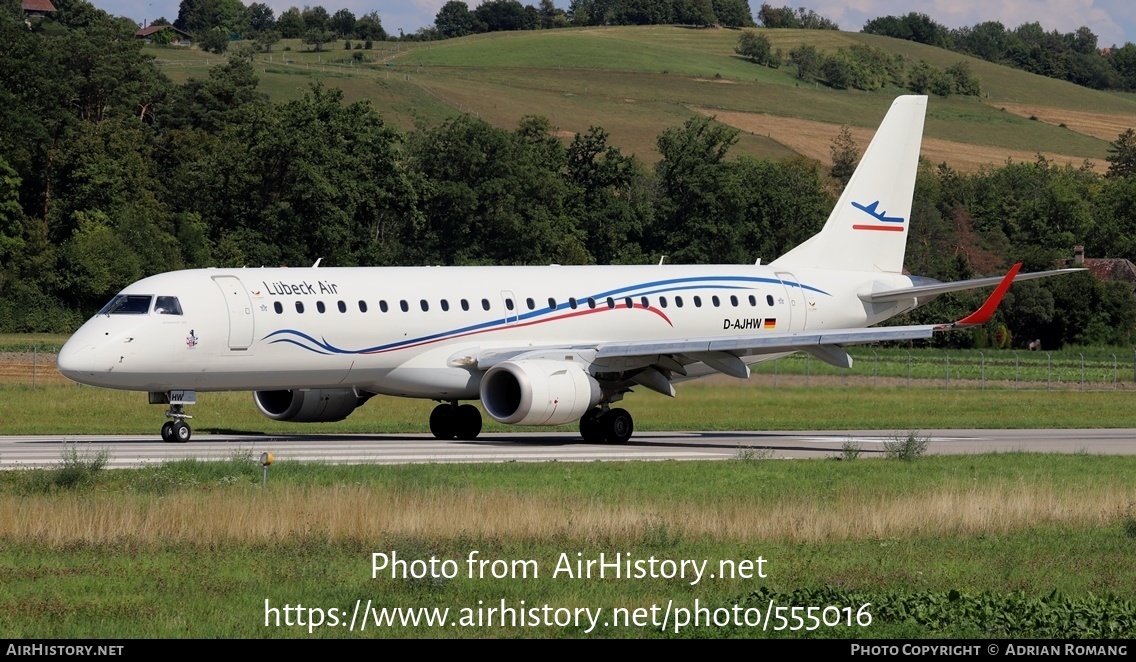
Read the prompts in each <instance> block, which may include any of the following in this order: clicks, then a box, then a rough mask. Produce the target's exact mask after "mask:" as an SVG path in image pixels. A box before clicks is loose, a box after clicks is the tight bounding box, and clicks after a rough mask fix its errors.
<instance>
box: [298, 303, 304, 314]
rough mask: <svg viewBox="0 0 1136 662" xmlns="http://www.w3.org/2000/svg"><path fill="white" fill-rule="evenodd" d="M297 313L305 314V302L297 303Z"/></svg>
mask: <svg viewBox="0 0 1136 662" xmlns="http://www.w3.org/2000/svg"><path fill="white" fill-rule="evenodd" d="M296 312H297V313H303V312H304V302H303V301H297V302H296Z"/></svg>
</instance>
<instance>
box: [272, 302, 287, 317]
mask: <svg viewBox="0 0 1136 662" xmlns="http://www.w3.org/2000/svg"><path fill="white" fill-rule="evenodd" d="M272 307H273V308H275V309H276V314H277V315H283V314H284V306H281V305H280V302H279V301H277V302H275V303H273V304H272Z"/></svg>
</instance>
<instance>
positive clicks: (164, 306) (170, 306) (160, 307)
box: [154, 297, 181, 315]
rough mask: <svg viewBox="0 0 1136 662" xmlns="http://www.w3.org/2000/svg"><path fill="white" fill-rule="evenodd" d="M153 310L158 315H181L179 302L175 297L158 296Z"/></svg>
mask: <svg viewBox="0 0 1136 662" xmlns="http://www.w3.org/2000/svg"><path fill="white" fill-rule="evenodd" d="M154 312H155V313H158V314H159V315H181V303H180V302H178V298H177V297H158V299H157V301H155V302H154Z"/></svg>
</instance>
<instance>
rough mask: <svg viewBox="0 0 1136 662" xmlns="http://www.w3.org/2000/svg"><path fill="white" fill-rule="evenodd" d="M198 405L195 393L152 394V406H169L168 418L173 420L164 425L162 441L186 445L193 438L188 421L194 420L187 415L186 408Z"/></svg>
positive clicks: (171, 392) (168, 392)
mask: <svg viewBox="0 0 1136 662" xmlns="http://www.w3.org/2000/svg"><path fill="white" fill-rule="evenodd" d="M196 403H197V393H196V392H194V391H166V392H164V393H162V392H158V393H150V404H152V405H164V404H168V405H169V406H170V408H169V409H167V410H166V418H172V419H174V420H172V421H166V423H165V424H164V425H162V441H164V442H166V443H171V442H176V443H179V444H184V443H185V442H187V441H189V438H190V437H191V436H193V431H192V430H191V429H190V428H189V423H186V420H187V419H190V418H193V417H192V416H190V415H189V414H187V413H185V406H186V405H192V404H196Z"/></svg>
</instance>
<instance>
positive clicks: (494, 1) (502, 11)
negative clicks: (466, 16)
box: [473, 0, 537, 32]
mask: <svg viewBox="0 0 1136 662" xmlns="http://www.w3.org/2000/svg"><path fill="white" fill-rule="evenodd" d="M473 18H474V20H475V21H477V22H478V23H479V27H480V26H484V28H482V29H481V31H483V32H502V31H508V30H535V29H536V27H537V17H536V11H535V10H534V11H532V12H529V11H526V10H525V6H524V5H522V4H521V3H520V2H518V1H517V0H487V1H486V2H483V3H481V4H480V5H478V6H477V8H476V9H474V10H473Z"/></svg>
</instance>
